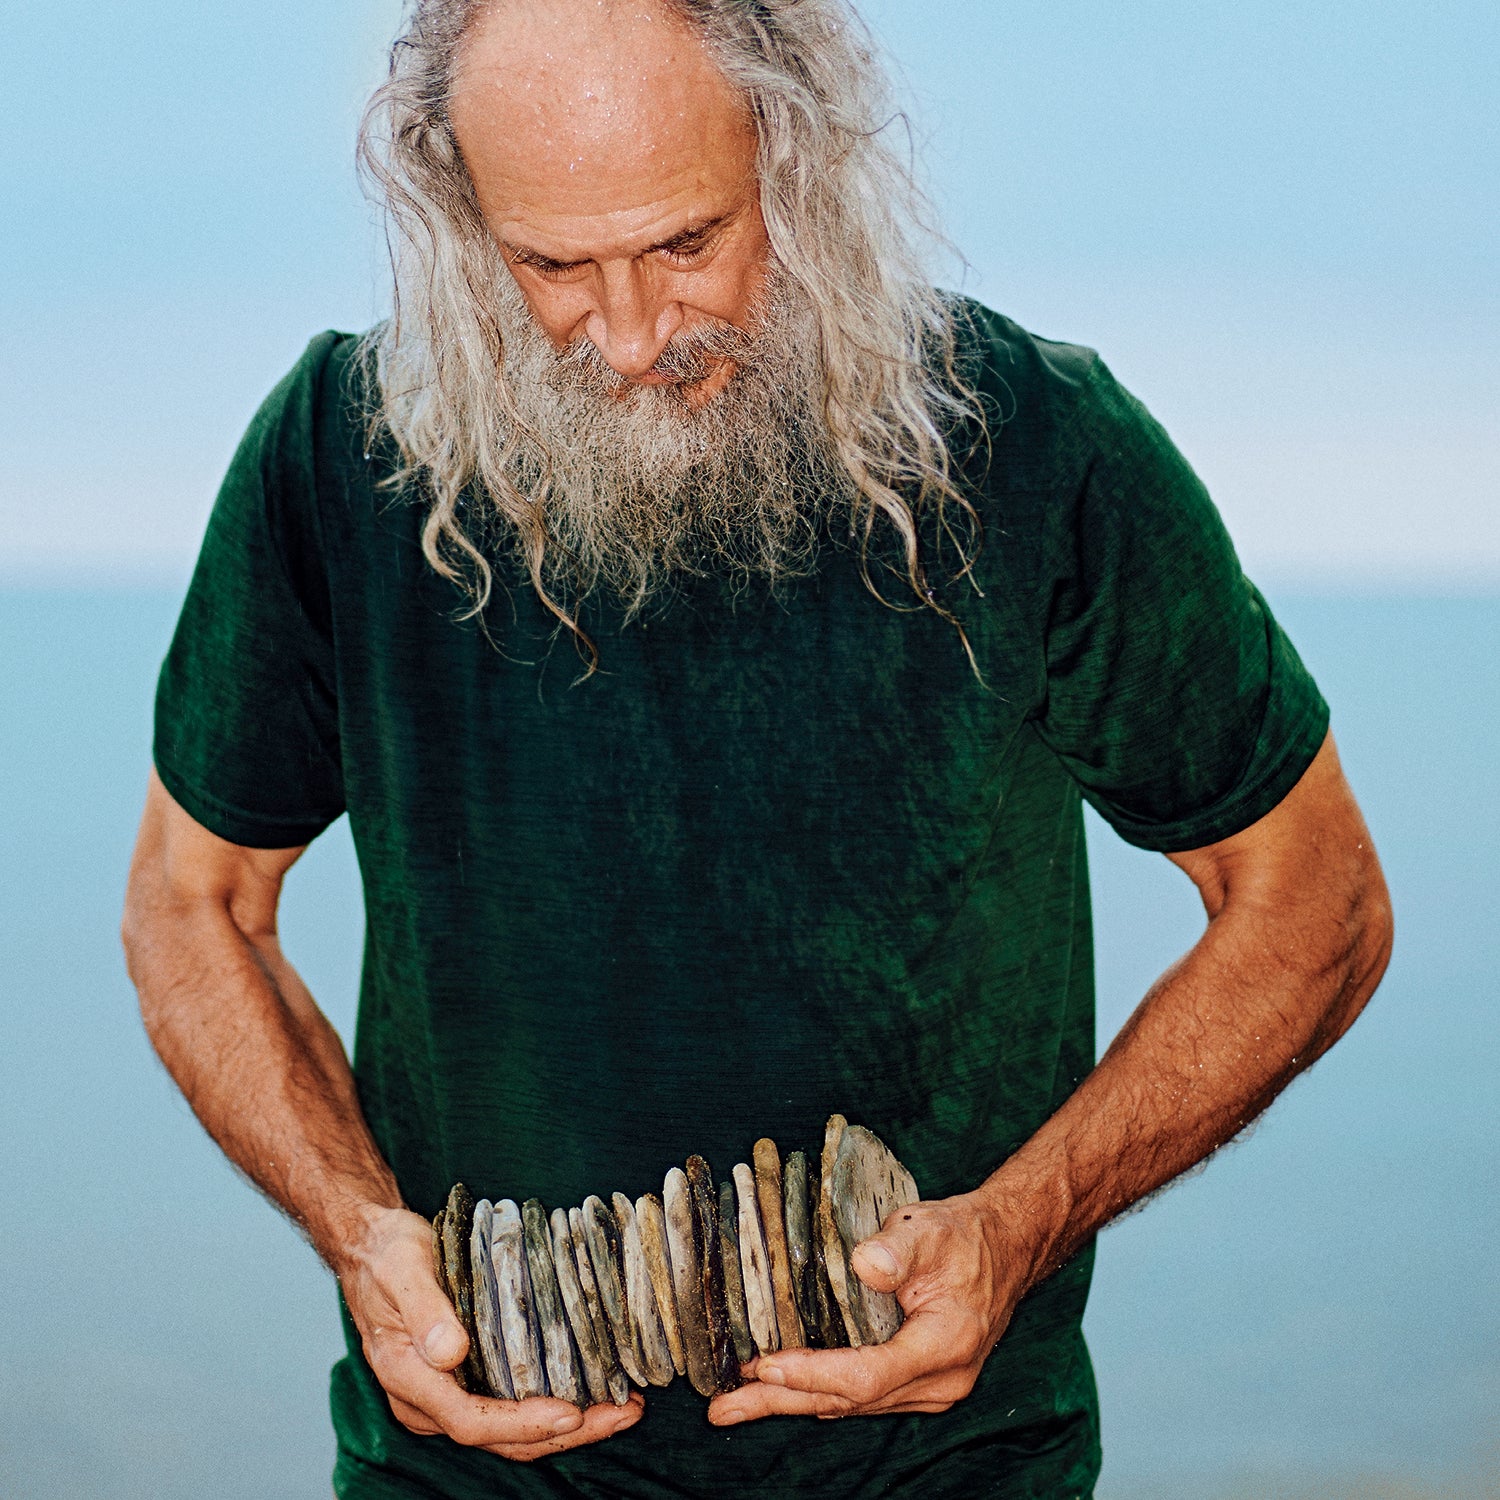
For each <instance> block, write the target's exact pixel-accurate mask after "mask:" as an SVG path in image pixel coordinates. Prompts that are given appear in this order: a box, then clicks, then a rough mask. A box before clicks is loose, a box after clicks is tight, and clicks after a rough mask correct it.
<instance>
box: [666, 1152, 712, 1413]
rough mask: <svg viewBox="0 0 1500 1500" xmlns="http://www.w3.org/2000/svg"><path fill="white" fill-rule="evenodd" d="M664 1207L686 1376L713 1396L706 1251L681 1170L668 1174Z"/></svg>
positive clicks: (691, 1198) (690, 1195)
mask: <svg viewBox="0 0 1500 1500" xmlns="http://www.w3.org/2000/svg"><path fill="white" fill-rule="evenodd" d="M662 1205H663V1209H664V1211H665V1217H666V1224H667V1247H668V1250H669V1252H670V1257H671V1262H672V1289H673V1291H674V1292H675V1293H676V1294H677V1322H678V1325H679V1327H680V1328H681V1330H682V1352H683V1356H684V1358H685V1360H686V1363H687V1377H688V1380H689V1381H690V1382H691V1383H692V1387H693V1389H694V1390H695V1391H697V1392H698V1394H699V1395H700V1396H712V1395H713V1394H714V1388H715V1380H714V1356H713V1346H712V1345H711V1344H710V1343H709V1338H708V1309H707V1307H706V1306H705V1305H704V1302H703V1261H702V1253H703V1252H702V1245H701V1239H700V1235H699V1231H698V1216H697V1213H696V1211H695V1210H694V1208H693V1191H692V1188H691V1187H690V1186H689V1185H688V1180H687V1174H686V1173H685V1172H684V1171H683V1170H682V1168H681V1167H673V1168H672V1170H671V1171H670V1172H668V1173H667V1177H666V1181H665V1182H664V1183H663V1184H662Z"/></svg>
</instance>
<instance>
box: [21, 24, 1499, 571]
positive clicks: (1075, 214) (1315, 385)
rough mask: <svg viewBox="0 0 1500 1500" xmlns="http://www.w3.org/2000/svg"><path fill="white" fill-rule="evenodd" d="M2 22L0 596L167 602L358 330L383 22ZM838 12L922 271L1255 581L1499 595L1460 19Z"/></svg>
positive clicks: (1487, 332)
mask: <svg viewBox="0 0 1500 1500" xmlns="http://www.w3.org/2000/svg"><path fill="white" fill-rule="evenodd" d="M6 10H7V21H6V31H7V38H6V39H7V51H8V62H9V66H8V68H7V95H8V100H9V103H10V109H9V111H8V118H7V122H6V130H5V143H4V146H3V147H0V153H3V154H0V188H3V193H4V199H3V201H4V204H5V211H4V213H3V214H0V451H3V452H4V454H5V463H4V464H3V465H0V580H6V579H9V580H17V579H20V580H24V581H32V580H47V581H58V580H68V581H72V582H78V583H84V584H94V583H110V582H117V581H135V580H139V581H150V582H168V583H175V582H177V581H179V580H181V579H182V578H184V577H185V575H186V571H187V569H188V568H189V567H190V565H191V560H192V556H193V553H194V550H195V548H196V544H197V540H198V537H199V536H200V534H201V531H202V526H203V523H204V520H205V517H206V515H207V510H208V507H209V505H210V504H211V502H212V497H213V493H214V490H215V488H216V486H217V483H218V480H219V478H220V476H221V474H222V472H223V469H224V467H225V465H226V463H227V461H228V458H229V455H230V454H231V452H232V451H233V448H234V445H235V442H236V441H237V439H238V437H239V435H240V433H241V432H242V430H243V428H244V426H245V424H246V422H247V421H248V419H249V417H250V415H251V413H252V412H253V411H254V409H255V406H256V405H257V404H258V402H259V400H260V398H261V397H262V396H263V395H264V394H265V392H266V391H267V390H268V389H269V388H270V386H271V385H272V384H273V383H274V382H275V381H276V379H277V378H278V377H279V376H280V375H281V374H282V373H283V372H284V371H285V370H286V368H287V367H289V366H290V364H291V363H292V362H293V360H295V358H296V356H297V354H298V353H299V352H300V350H301V348H302V346H303V344H304V343H305V342H306V340H307V338H308V337H309V336H310V335H312V334H313V333H315V332H317V331H318V330H320V329H322V328H326V327H343V328H359V327H363V326H365V325H367V324H368V323H369V322H371V321H372V320H373V319H374V318H376V317H378V316H379V314H380V312H381V310H382V306H383V292H382V268H383V259H382V250H381V243H380V238H379V232H378V224H377V219H376V216H375V214H374V213H373V212H372V210H371V209H370V207H369V206H368V205H367V204H366V203H365V202H364V200H363V199H362V197H361V195H360V192H359V189H358V186H357V183H356V181H355V177H354V172H353V166H352V142H353V135H354V130H355V126H356V123H357V120H358V117H359V112H360V108H361V105H362V102H363V100H364V98H365V96H366V95H367V94H368V92H369V90H370V88H371V87H373V85H374V84H375V83H376V82H377V81H378V79H379V77H380V74H381V70H382V67H383V56H384V50H385V47H386V45H387V43H388V41H389V38H390V36H391V35H392V34H393V32H394V29H395V26H396V22H397V19H398V16H399V11H400V7H399V5H398V4H397V3H395V0H367V3H355V0H324V3H322V4H319V5H315V6H310V5H307V4H306V3H305V0H301V3H293V0H257V3H255V4H251V3H249V0H218V3H216V4H215V5H214V6H213V7H211V8H208V9H205V8H204V7H202V6H201V5H189V4H187V3H186V0H161V3H158V4H157V5H154V6H151V7H139V6H130V7H127V6H124V5H121V4H118V3H115V0H90V3H88V4H87V5H85V4H83V3H81V0H9V4H8V5H7V8H6ZM864 13H865V15H866V16H867V18H868V19H869V20H870V22H871V24H872V25H873V26H874V28H875V29H876V31H877V34H878V36H879V37H880V39H881V41H882V43H883V44H884V46H885V48H886V49H887V51H888V53H889V54H890V56H891V58H892V61H893V66H894V67H895V69H896V72H897V74H898V78H899V80H900V88H901V91H902V97H903V100H904V101H905V102H906V105H907V113H908V118H909V120H910V122H911V129H912V134H913V139H914V141H915V144H916V147H917V149H918V151H919V154H920V157H921V159H922V160H923V161H924V162H925V164H926V166H927V168H928V171H929V175H930V179H931V181H932V184H933V190H934V196H935V197H936V199H937V201H938V203H939V205H940V208H941V211H942V215H943V218H944V221H945V223H946V225H947V227H948V230H949V234H950V237H951V238H952V240H953V241H954V244H955V246H956V248H957V251H958V252H959V257H960V258H959V259H957V260H955V261H954V262H952V263H951V264H950V265H948V266H947V267H944V268H942V275H941V279H942V280H943V281H944V282H945V284H948V285H961V286H962V287H963V289H964V290H966V291H968V292H970V293H972V294H974V295H976V296H978V297H980V298H982V299H983V300H984V301H986V302H988V303H990V304H991V305H992V306H995V307H998V308H999V309H1000V310H1002V311H1004V312H1006V313H1009V314H1010V315H1011V316H1013V317H1016V318H1017V319H1018V320H1019V321H1021V322H1022V323H1024V324H1025V325H1026V326H1028V327H1030V328H1032V329H1033V330H1035V331H1036V332H1038V333H1042V334H1045V335H1047V336H1049V337H1056V338H1064V339H1069V340H1073V341H1076V342H1080V343H1085V344H1089V345H1091V346H1093V347H1095V348H1097V349H1099V350H1100V351H1101V352H1102V353H1103V355H1104V357H1105V359H1106V360H1107V362H1108V363H1109V364H1110V366H1111V367H1112V368H1113V369H1114V371H1115V372H1116V374H1117V375H1119V376H1120V378H1121V379H1122V380H1123V381H1124V382H1125V384H1126V385H1128V386H1129V387H1131V388H1132V389H1133V390H1134V391H1135V392H1136V393H1137V394H1138V395H1140V396H1141V397H1142V398H1143V399H1144V400H1145V401H1146V403H1147V404H1148V405H1149V406H1150V407H1151V408H1152V409H1153V410H1154V411H1155V412H1156V414H1157V415H1158V416H1159V417H1160V418H1161V419H1162V420H1163V421H1164V422H1165V424H1166V425H1167V427H1168V430H1169V431H1171V432H1172V434H1173V435H1174V437H1175V438H1176V439H1177V441H1178V443H1179V445H1180V446H1181V447H1182V448H1183V450H1184V452H1185V453H1186V454H1187V456H1188V457H1189V459H1190V460H1191V461H1192V462H1193V463H1194V465H1195V466H1196V467H1197V468H1198V469H1199V471H1200V473H1201V474H1202V475H1203V476H1204V478H1205V479H1206V480H1207V482H1208V484H1209V487H1210V489H1211V491H1212V492H1213V493H1214V494H1215V496H1216V498H1217V499H1218V501H1219V504H1220V506H1221V508H1222V509H1223V511H1224V513H1225V515H1226V518H1227V519H1228V521H1229V525H1230V528H1231V531H1232V532H1233V534H1234V535H1235V537H1236V538H1237V540H1238V542H1239V545H1240V548H1241V552H1242V554H1243V556H1244V558H1245V560H1246V564H1247V566H1248V568H1249V569H1250V571H1251V572H1252V573H1254V574H1255V575H1256V576H1258V577H1260V578H1262V579H1263V580H1267V581H1272V582H1283V581H1286V582H1291V583H1295V584H1297V585H1299V586H1306V585H1313V586H1317V587H1325V588H1329V589H1333V590H1335V591H1337V590H1343V589H1352V590H1356V591H1360V590H1366V589H1370V588H1376V589H1390V588H1395V589H1398V590H1407V589H1411V590H1417V591H1433V590H1436V591H1439V592H1445V591H1473V590H1481V591H1488V590H1491V589H1493V588H1494V587H1495V586H1496V584H1500V374H1497V366H1496V361H1495V358H1494V350H1495V349H1496V347H1497V334H1500V274H1497V272H1500V227H1497V205H1500V111H1497V110H1496V109H1495V108H1494V97H1493V95H1494V84H1493V80H1494V78H1495V76H1496V69H1497V64H1500V11H1497V9H1496V7H1495V6H1494V4H1493V0H1425V3H1418V0H1362V3H1361V4H1360V5H1359V6H1358V7H1353V6H1349V5H1348V4H1347V3H1339V4H1335V3H1332V0H1302V3H1293V0H1241V3H1236V4H1234V5H1228V4H1221V3H1210V4H1204V3H1202V0H1193V3H1190V0H1137V3H1134V4H1132V5H1129V6H1120V5H1116V4H1109V3H1105V0H943V3H942V4H941V5H931V4H923V5H913V4H910V3H904V0H869V3H867V4H866V5H865V6H864ZM895 128H900V127H899V126H897V127H895Z"/></svg>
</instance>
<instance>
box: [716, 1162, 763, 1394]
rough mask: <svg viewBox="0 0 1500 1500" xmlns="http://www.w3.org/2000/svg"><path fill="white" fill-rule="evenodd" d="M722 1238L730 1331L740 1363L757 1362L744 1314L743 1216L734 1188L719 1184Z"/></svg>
mask: <svg viewBox="0 0 1500 1500" xmlns="http://www.w3.org/2000/svg"><path fill="white" fill-rule="evenodd" d="M719 1234H720V1236H721V1237H722V1242H723V1246H724V1297H725V1300H726V1301H727V1302H728V1303H729V1329H730V1332H731V1333H732V1334H733V1335H734V1352H735V1354H736V1355H737V1356H738V1358H739V1361H740V1363H741V1364H742V1365H743V1364H748V1363H749V1362H750V1361H751V1360H752V1359H754V1358H755V1340H754V1339H752V1338H751V1337H750V1314H749V1313H748V1312H747V1311H746V1310H745V1276H744V1272H743V1271H742V1270H741V1268H740V1216H739V1211H738V1210H737V1209H736V1207H735V1202H734V1184H733V1183H732V1182H721V1183H720V1184H719Z"/></svg>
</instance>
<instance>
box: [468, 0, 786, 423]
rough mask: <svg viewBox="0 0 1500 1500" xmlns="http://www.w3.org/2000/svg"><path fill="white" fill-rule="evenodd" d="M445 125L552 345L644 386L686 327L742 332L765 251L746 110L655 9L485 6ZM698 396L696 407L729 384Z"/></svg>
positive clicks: (723, 377)
mask: <svg viewBox="0 0 1500 1500" xmlns="http://www.w3.org/2000/svg"><path fill="white" fill-rule="evenodd" d="M449 118H450V120H451V121H452V125H453V131H454V136H455V138H456V140H457V142H458V145H459V149H460V151H461V153H462V155H463V159H464V163H465V165H466V167H467V168H468V172H469V176H470V179H471V181H472V182H473V184H474V189H475V193H476V195H477V198H478V202H479V207H480V210H481V212H482V213H483V215H484V218H485V222H486V224H487V225H488V227H489V229H490V233H491V234H492V235H493V236H494V238H495V239H496V241H497V242H498V243H499V245H500V246H501V248H502V250H503V251H504V252H505V255H506V259H507V262H508V263H509V264H510V266H511V268H512V272H513V274H514V275H515V277H516V280H517V282H518V284H519V285H520V287H521V290H522V292H523V293H524V294H525V296H526V299H527V301H528V303H529V304H530V306H531V309H532V312H533V314H534V315H535V316H536V318H537V321H538V322H539V323H540V324H541V325H542V327H543V328H544V330H545V331H546V332H547V333H548V335H549V336H550V337H551V338H552V339H553V341H554V342H555V343H557V344H559V345H563V344H567V343H570V342H572V341H574V340H576V339H578V338H580V337H584V338H588V339H589V340H590V341H591V342H593V343H594V344H595V345H596V346H597V347H598V349H599V350H600V352H601V353H602V354H603V355H604V357H605V358H606V360H608V361H609V363H610V364H611V365H612V366H613V367H614V368H615V369H616V370H617V371H618V372H619V373H620V374H622V375H625V376H627V377H628V378H630V379H632V380H638V381H642V382H644V383H654V382H657V381H660V380H666V379H670V378H672V377H670V376H667V375H660V374H656V373H654V372H653V366H654V365H655V364H656V363H657V361H658V359H659V358H660V356H661V353H662V350H663V348H664V347H665V346H666V344H667V342H668V341H669V340H670V339H671V338H672V337H673V336H674V335H675V334H676V333H678V332H679V331H682V330H684V329H689V330H690V329H693V328H697V327H701V326H704V325H713V324H723V323H729V324H733V325H735V326H737V327H741V328H745V327H748V326H749V324H750V322H751V321H752V319H753V314H754V308H755V306H756V303H757V299H758V297H759V294H760V290H761V287H762V285H763V281H764V276H765V270H766V262H767V242H766V235H765V228H764V225H763V223H762V221H761V217H760V207H759V199H758V193H757V185H756V180H755V153H756V135H755V129H754V125H753V122H752V121H751V119H750V117H749V114H748V112H747V110H746V107H745V103H744V100H743V99H742V98H741V96H740V95H739V94H738V93H737V92H736V91H735V89H734V88H733V87H732V86H731V85H730V84H729V83H728V81H727V80H726V79H725V78H724V76H723V75H722V73H721V72H720V71H719V70H718V68H717V67H716V66H715V64H714V62H713V59H712V58H711V57H710V55H709V53H708V51H707V49H706V48H705V47H704V45H703V43H702V42H701V41H700V40H699V38H698V37H697V36H695V35H694V34H693V32H691V31H690V30H689V29H688V28H687V27H686V26H684V25H683V23H682V22H681V21H680V20H679V19H678V18H676V17H675V16H674V15H673V14H672V13H671V11H670V10H669V9H668V8H667V7H665V6H664V5H661V4H659V3H655V0H496V3H495V4H493V5H491V6H490V7H488V8H487V9H486V10H485V11H484V12H483V13H482V14H481V16H480V18H479V20H478V21H477V22H476V23H475V25H474V26H473V27H472V28H471V30H470V32H469V34H468V35H467V36H466V37H465V39H464V43H463V47H462V50H461V52H460V54H459V57H458V60H457V66H456V68H455V72H454V82H453V92H452V97H451V100H450V104H449ZM732 373H733V371H732V368H727V367H721V368H719V369H718V370H716V371H715V372H714V374H712V375H710V376H709V377H708V378H707V379H705V380H704V381H702V382H700V383H701V385H702V386H703V390H702V392H701V395H702V397H703V398H704V399H707V398H708V397H709V396H711V395H712V394H713V393H714V392H715V391H716V390H717V389H719V388H721V387H722V385H723V384H725V383H726V382H727V380H728V379H729V378H730V377H731V376H732Z"/></svg>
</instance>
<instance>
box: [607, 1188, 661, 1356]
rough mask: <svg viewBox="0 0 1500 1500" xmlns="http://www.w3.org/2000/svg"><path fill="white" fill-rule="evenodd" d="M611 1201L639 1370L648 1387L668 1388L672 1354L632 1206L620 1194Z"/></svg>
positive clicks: (633, 1205)
mask: <svg viewBox="0 0 1500 1500" xmlns="http://www.w3.org/2000/svg"><path fill="white" fill-rule="evenodd" d="M613 1201H614V1209H615V1223H616V1224H617V1225H618V1226H619V1230H620V1245H621V1248H622V1249H623V1250H624V1252H625V1302H626V1306H627V1307H628V1308H629V1310H630V1323H631V1327H632V1328H633V1329H634V1331H635V1337H636V1347H637V1349H639V1351H640V1356H641V1367H642V1369H644V1370H645V1372H646V1378H647V1379H648V1380H649V1381H650V1382H651V1384H652V1385H671V1383H672V1376H673V1375H674V1374H675V1373H676V1372H675V1371H674V1369H673V1368H672V1351H671V1349H670V1348H668V1346H667V1335H666V1331H665V1329H663V1328H662V1325H661V1312H660V1310H659V1309H658V1308H657V1305H656V1290H655V1288H654V1287H653V1286H652V1285H651V1271H650V1269H649V1268H648V1267H647V1265H646V1251H645V1248H644V1247H643V1246H642V1244H641V1227H640V1225H639V1224H637V1223H636V1219H635V1204H633V1203H632V1202H631V1201H630V1199H629V1198H627V1197H626V1196H625V1194H624V1193H616V1194H615V1195H614V1200H613Z"/></svg>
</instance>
